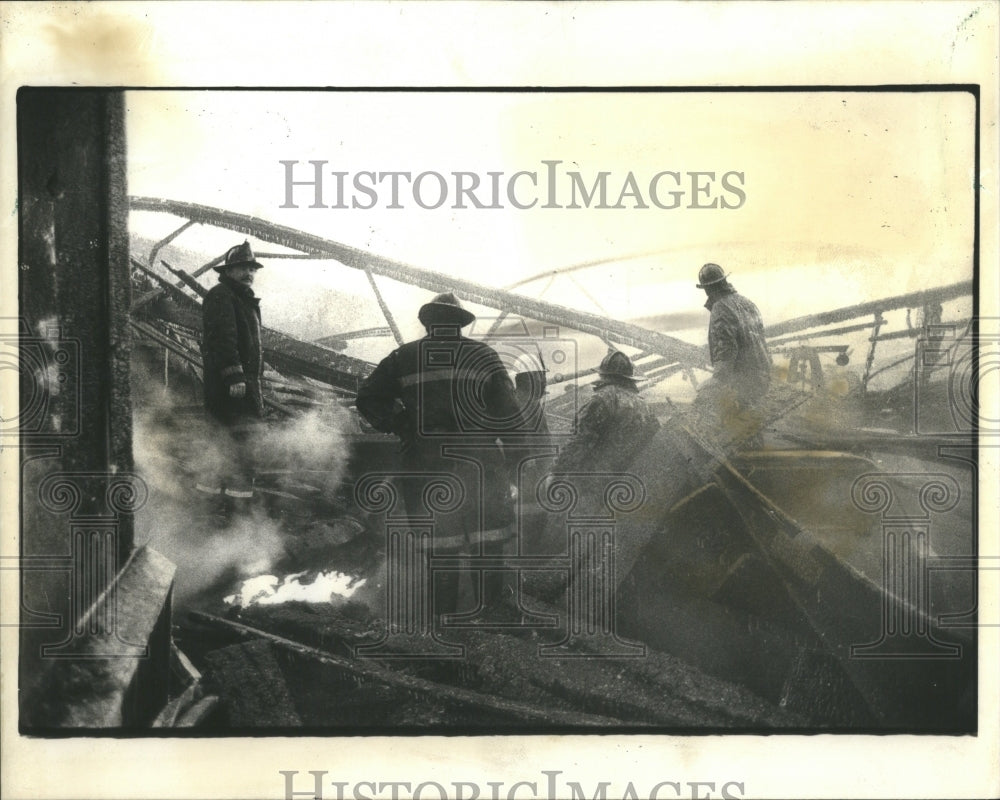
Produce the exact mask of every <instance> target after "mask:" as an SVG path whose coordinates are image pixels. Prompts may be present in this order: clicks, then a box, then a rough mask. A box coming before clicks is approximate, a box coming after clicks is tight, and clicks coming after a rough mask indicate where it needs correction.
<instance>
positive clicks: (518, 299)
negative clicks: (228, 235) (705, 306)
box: [129, 197, 708, 367]
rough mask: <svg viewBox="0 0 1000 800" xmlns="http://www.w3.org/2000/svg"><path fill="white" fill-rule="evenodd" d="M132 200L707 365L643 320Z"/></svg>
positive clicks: (233, 219) (139, 206) (170, 203)
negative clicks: (612, 316)
mask: <svg viewBox="0 0 1000 800" xmlns="http://www.w3.org/2000/svg"><path fill="white" fill-rule="evenodd" d="M129 202H130V204H131V208H132V210H134V211H158V212H162V213H167V214H174V215H176V216H179V217H182V218H186V219H189V220H192V221H194V222H200V223H203V224H208V225H214V226H216V227H219V228H225V229H227V230H232V231H237V232H239V233H243V234H245V235H248V236H254V237H255V238H257V239H260V240H261V241H265V242H269V243H271V244H278V245H281V246H282V247H288V248H290V249H295V250H300V251H302V252H305V253H308V254H310V255H314V256H318V257H332V258H334V259H336V260H337V261H339V262H340V263H341V264H343V265H344V266H347V267H351V268H353V269H358V270H362V271H363V270H365V269H366V268H367V269H370V270H371V272H372V273H374V274H376V275H381V276H383V277H387V278H392V279H393V280H397V281H400V282H402V283H406V284H410V285H413V286H418V287H420V288H422V289H427V290H429V291H432V292H448V291H452V292H455V293H456V294H459V295H461V296H462V297H463V298H464V299H466V300H468V301H469V302H473V303H477V304H479V305H483V306H487V307H489V308H496V309H501V310H504V311H507V312H509V313H514V314H519V315H521V316H524V317H528V318H530V319H535V320H538V321H540V322H548V323H551V324H555V325H562V326H565V327H567V328H571V329H573V330H577V331H580V332H581V333H587V334H590V335H592V336H596V337H598V338H600V339H603V340H605V341H608V342H614V343H615V344H620V345H627V346H629V347H636V348H639V349H641V350H651V351H653V352H655V353H657V354H659V355H662V356H667V357H670V358H672V359H674V360H676V361H682V362H684V363H685V364H687V365H688V366H692V367H707V366H708V357H707V352H706V351H705V349H704V348H701V347H698V346H696V345H693V344H689V343H688V342H683V341H681V340H680V339H675V338H674V337H672V336H668V335H666V334H664V333H660V332H658V331H650V330H647V329H645V328H641V327H639V326H638V325H633V324H630V323H627V322H621V321H619V320H612V319H607V318H605V317H602V316H599V315H597V314H591V313H588V312H582V311H575V310H573V309H570V308H566V307H565V306H560V305H557V304H555V303H549V302H546V301H544V300H538V299H535V298H532V297H525V296H524V295H520V294H516V293H514V292H510V291H507V290H505V289H498V288H494V287H489V286H484V285H483V284H479V283H475V282H473V281H469V280H464V279H462V278H455V277H453V276H451V275H446V274H444V273H442V272H436V271H434V270H428V269H422V268H418V267H414V266H411V265H409V264H404V263H402V262H400V261H395V260H393V259H390V258H385V257H382V256H376V255H373V254H371V253H368V252H366V251H364V250H361V249H359V248H356V247H351V246H349V245H345V244H340V243H338V242H334V241H331V240H329V239H324V238H323V237H320V236H316V235H314V234H310V233H305V232H303V231H298V230H295V229H294V228H289V227H286V226H284V225H277V224H275V223H272V222H268V221H266V220H262V219H259V218H258V217H252V216H249V215H246V214H236V213H233V212H230V211H223V210H221V209H218V208H211V207H210V206H203V205H198V204H196V203H184V202H179V201H174V200H161V199H157V198H151V197H132V198H130V200H129Z"/></svg>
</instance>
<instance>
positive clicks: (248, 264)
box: [212, 261, 264, 272]
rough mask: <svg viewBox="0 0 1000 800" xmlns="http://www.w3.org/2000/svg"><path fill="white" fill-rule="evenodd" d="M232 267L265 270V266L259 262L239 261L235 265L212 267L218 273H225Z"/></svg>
mask: <svg viewBox="0 0 1000 800" xmlns="http://www.w3.org/2000/svg"><path fill="white" fill-rule="evenodd" d="M230 267H253V268H254V269H263V268H264V265H263V264H261V263H260V262H259V261H237V262H235V263H234V264H219V265H218V266H217V267H212V269H214V270H215V271H216V272H223V271H225V270H227V269H229V268H230Z"/></svg>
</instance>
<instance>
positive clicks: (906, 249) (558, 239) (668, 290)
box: [127, 91, 975, 321]
mask: <svg viewBox="0 0 1000 800" xmlns="http://www.w3.org/2000/svg"><path fill="white" fill-rule="evenodd" d="M127 105H128V157H129V192H130V193H131V194H136V195H146V196H153V197H162V198H168V199H176V200H186V201H191V202H197V203H203V204H206V205H211V206H217V207H221V208H225V209H228V210H232V211H238V212H242V213H248V214H253V215H256V216H259V217H262V218H264V219H267V220H271V221H274V222H277V223H280V224H284V225H288V226H291V227H294V228H298V229H301V230H305V231H309V232H312V233H316V234H319V235H322V236H325V237H327V238H330V239H334V240H336V241H340V242H344V243H347V244H351V245H355V246H359V247H363V248H368V249H370V250H371V251H373V252H375V253H378V254H381V255H386V256H390V257H393V258H397V259H400V260H402V261H406V262H408V263H410V264H414V265H416V266H423V267H429V268H433V269H437V270H441V271H444V272H448V273H453V274H456V275H461V276H463V277H467V278H470V279H474V280H478V281H481V282H483V283H488V284H493V285H498V286H505V285H509V284H510V283H512V282H514V281H516V280H518V279H520V278H523V277H525V276H528V275H531V274H534V273H537V272H541V271H545V270H550V269H553V268H556V267H561V266H566V265H571V264H575V263H580V262H585V261H592V260H598V259H609V260H613V261H614V262H615V263H611V264H608V265H607V266H604V267H599V268H595V269H592V270H589V271H587V272H585V273H579V274H577V275H576V278H577V281H578V283H577V284H574V283H572V282H570V281H569V280H568V279H562V280H561V281H560V282H558V283H556V284H554V285H553V286H551V287H550V288H549V289H548V291H547V293H546V294H545V297H546V298H547V299H551V300H554V301H557V302H564V303H566V304H568V305H576V306H580V307H584V308H588V309H589V310H600V309H603V310H605V311H607V312H608V313H612V314H617V315H622V316H644V315H649V314H655V313H660V312H670V311H681V310H684V309H690V308H692V307H693V308H698V307H700V305H701V302H703V298H702V297H701V293H700V292H697V291H695V290H694V289H693V283H694V280H693V279H694V277H695V275H696V273H697V269H698V267H699V266H700V265H701V264H702V263H704V262H705V261H717V262H719V263H721V264H723V266H724V267H725V268H726V269H727V270H729V271H731V272H732V274H733V281H734V283H736V284H737V286H738V288H740V289H741V290H742V291H745V292H746V293H748V294H751V295H752V296H754V298H755V299H756V301H757V302H758V304H759V305H760V306H761V309H762V311H763V312H764V315H765V318H766V319H767V321H778V320H780V319H784V318H788V317H792V316H798V315H799V314H802V313H806V312H808V311H813V310H818V309H822V308H830V307H835V306H838V305H846V304H850V303H853V302H861V301H864V300H868V299H873V298H875V297H880V296H886V295H890V294H896V293H901V292H906V291H912V290H914V289H919V288H924V287H928V286H935V285H943V284H946V283H951V282H954V281H957V280H962V279H963V278H971V275H972V260H971V258H972V233H973V227H972V219H973V178H974V173H973V167H974V163H973V148H974V137H973V132H974V110H975V108H974V101H973V98H972V96H971V95H969V94H964V93H958V92H955V93H944V92H929V93H912V92H910V93H907V92H899V93H889V92H877V93H858V92H854V93H851V92H805V93H764V92H752V93H735V92H728V93H708V92H696V93H679V92H649V93H566V94H558V93H520V92H519V93H467V92H459V93H398V92H384V93H364V92H330V93H323V92H312V91H310V92H216V91H212V92H207V91H191V92H173V91H171V92H130V93H129V94H128V96H127ZM282 160H291V161H297V162H300V163H299V164H298V165H297V166H296V170H297V172H296V178H297V179H307V178H311V177H312V175H313V172H312V169H313V168H312V166H311V165H310V164H308V163H307V162H309V161H310V160H323V161H327V162H329V163H328V164H327V165H326V166H325V167H324V168H323V169H324V175H325V178H324V200H325V202H326V203H327V204H330V205H332V204H334V203H335V202H336V191H335V189H336V184H335V179H334V177H333V172H334V171H340V172H345V173H347V177H346V179H345V180H346V184H345V189H346V190H347V191H346V193H345V194H346V202H347V204H348V205H350V204H351V199H352V196H353V197H356V198H357V199H358V200H359V201H360V202H362V204H364V203H369V202H371V200H370V197H369V196H368V195H366V194H362V193H359V192H357V191H355V192H353V193H352V192H351V191H350V188H351V181H352V179H353V177H354V176H355V175H356V174H357V173H358V172H361V171H366V170H370V171H373V172H377V173H378V172H390V171H404V172H409V173H411V176H416V175H418V174H419V173H422V172H432V173H438V174H441V175H443V176H444V177H445V179H446V180H447V181H449V182H450V186H449V189H448V191H449V195H448V200H447V202H445V203H444V204H443V205H442V206H441V207H440V208H437V209H433V210H427V209H424V208H421V207H419V206H418V205H417V204H416V202H415V200H414V196H413V192H412V190H411V189H410V184H408V183H407V182H406V181H402V180H401V184H400V186H401V189H400V192H399V197H400V204H402V205H404V208H402V209H390V208H386V206H387V205H389V204H390V202H391V200H390V191H389V184H388V182H386V181H383V182H382V183H380V184H379V185H378V187H377V191H378V201H377V203H376V204H375V207H374V208H370V209H358V208H347V209H336V208H309V207H308V206H309V205H310V204H311V203H312V200H313V193H312V190H311V189H310V188H309V187H298V188H296V189H295V200H296V202H297V203H298V205H299V208H295V209H292V208H281V206H282V204H283V203H284V202H285V183H284V179H285V167H283V166H282V165H281V163H280V162H281V161H282ZM543 160H555V161H559V162H561V163H560V164H559V165H558V166H557V167H556V169H557V170H558V173H559V175H558V180H559V181H560V182H558V184H557V185H558V187H559V188H558V190H557V191H558V194H559V196H558V198H557V202H559V203H560V204H562V205H568V204H569V203H570V201H571V197H570V185H571V178H570V177H569V176H568V175H566V171H568V170H573V171H577V172H579V173H580V175H581V178H582V180H583V181H584V183H585V184H586V186H587V187H588V188H589V187H590V186H591V185H592V184H593V183H594V181H595V180H596V179H597V177H598V175H599V173H601V172H602V171H603V172H607V173H609V174H608V176H607V178H606V180H607V186H608V200H607V204H608V205H614V204H616V202H617V201H618V199H619V193H620V192H621V190H622V189H623V188H624V187H625V184H626V182H627V178H628V175H629V173H632V175H634V177H635V187H636V188H637V189H638V192H639V194H640V196H641V198H642V200H641V202H644V203H645V204H646V205H647V206H648V207H647V208H635V207H634V206H635V205H636V203H637V202H640V201H639V200H637V198H636V197H635V195H634V194H629V195H627V196H626V197H624V198H623V201H622V204H623V205H624V206H626V207H625V208H593V207H591V208H583V207H581V208H562V209H557V208H542V207H541V206H542V205H544V204H545V202H546V199H547V198H546V196H545V187H544V178H545V174H544V173H545V170H546V167H545V165H543V163H542V162H543ZM522 170H523V171H529V172H534V173H537V174H538V179H539V184H540V188H538V189H534V188H533V187H532V185H531V183H530V180H529V179H528V178H524V177H522V178H519V179H518V181H517V183H516V191H515V197H516V199H518V200H519V202H523V203H526V202H530V200H531V199H534V198H538V202H537V205H536V206H535V207H534V208H531V209H527V210H521V209H517V208H513V207H511V205H510V202H509V201H508V198H507V197H506V194H505V187H506V181H507V180H508V179H509V178H510V176H512V175H513V174H514V173H516V172H518V171H522ZM455 171H468V172H473V173H476V175H477V176H478V177H479V178H481V180H482V185H481V186H480V188H479V190H478V191H477V192H476V194H477V196H478V197H479V198H480V199H482V200H483V201H484V203H485V204H486V205H489V204H490V202H491V197H490V190H489V186H488V181H489V180H490V178H489V177H488V175H487V173H489V172H491V171H493V172H502V173H503V176H502V177H501V178H500V181H501V183H500V184H499V186H500V200H501V202H502V203H503V204H504V205H505V206H506V207H505V208H501V209H496V208H475V207H472V206H471V203H470V202H468V201H467V202H466V205H468V206H469V207H467V208H459V209H456V208H453V207H452V206H453V205H454V198H455V188H454V177H453V176H451V173H453V172H455ZM661 172H677V173H680V175H681V185H680V186H679V187H678V186H675V185H674V184H673V178H672V176H664V177H662V178H661V182H660V183H659V184H658V188H659V193H658V194H659V200H660V201H661V202H662V203H663V204H664V205H668V204H669V203H670V196H669V191H670V190H671V189H679V190H682V191H684V195H683V196H682V197H681V199H680V203H681V206H680V207H678V208H672V209H664V208H658V207H656V205H655V204H654V203H653V201H652V200H651V198H650V196H649V195H650V192H649V184H650V181H651V179H652V178H653V176H655V175H656V174H658V173H661ZM690 172H714V173H715V180H714V181H712V180H711V179H709V178H707V177H702V178H699V179H697V180H699V181H700V182H701V185H702V186H705V185H708V187H709V188H708V189H707V190H706V192H703V193H702V194H700V195H698V196H697V197H696V198H695V199H692V191H691V177H690V175H689V174H688V173H690ZM724 173H740V176H739V177H736V176H730V178H729V181H730V186H733V185H735V186H736V187H737V188H738V189H740V190H741V192H742V196H741V194H740V193H737V192H736V191H735V190H731V189H727V188H726V187H725V186H724V185H723V184H721V178H722V175H723V174H724ZM369 182H371V181H369ZM439 191H440V190H439V188H438V185H437V183H436V179H434V178H433V176H432V177H431V178H428V179H427V180H426V181H425V182H424V183H423V184H422V197H423V198H424V200H425V202H426V203H427V204H432V203H433V202H434V201H435V199H436V196H437V195H438V194H439ZM713 199H715V200H716V201H717V203H718V204H720V205H721V204H728V205H735V206H738V207H735V208H721V207H717V208H690V207H689V206H690V205H692V204H700V205H709V204H711V201H712V200H713ZM577 202H578V204H579V205H583V201H582V200H580V199H578V200H577ZM593 204H596V200H595V201H593ZM146 216H147V215H143V219H138V218H137V219H136V220H135V221H134V226H133V228H134V230H136V231H137V232H139V233H143V234H146V235H150V236H153V237H157V236H160V235H164V234H165V233H167V232H169V231H170V230H171V229H172V228H173V227H176V224H177V221H176V220H174V219H172V218H164V219H163V220H156V221H151V220H149V219H146V218H145V217H146ZM238 238H239V237H238V235H236V236H234V235H233V234H226V233H223V234H221V236H220V235H219V234H214V235H209V234H205V233H198V232H196V231H192V232H189V233H187V234H185V236H184V237H183V242H184V243H185V244H186V245H187V246H189V247H191V246H194V247H196V248H197V247H200V246H205V247H207V251H208V254H209V255H214V254H215V253H217V252H219V251H221V250H222V249H224V247H225V246H227V243H228V242H229V240H230V239H233V240H234V241H235V240H236V239H238ZM635 254H654V255H650V256H647V257H645V258H639V259H630V260H621V259H623V258H625V257H627V256H631V255H635ZM305 269H307V267H305V266H304V265H302V264H301V263H298V264H296V263H295V262H281V263H280V266H278V267H277V268H275V269H273V270H265V271H264V272H262V273H260V275H259V288H260V293H261V294H262V295H265V296H270V297H271V303H270V304H269V307H270V308H271V309H272V312H278V306H279V305H291V306H293V307H294V306H296V305H298V303H299V301H300V300H301V298H302V297H303V296H306V295H303V294H302V291H303V290H302V289H301V288H300V290H299V291H292V290H291V289H290V285H291V284H300V283H301V286H302V287H305V288H306V289H307V288H308V286H309V285H310V284H312V283H318V284H321V285H322V286H328V287H339V288H343V287H345V286H348V285H350V286H355V284H356V285H357V286H360V287H362V288H363V284H361V283H358V281H359V280H362V281H363V278H359V277H358V276H357V275H353V276H350V277H346V278H345V277H344V275H343V273H344V272H345V271H344V270H337V269H332V270H324V271H323V273H322V274H320V273H318V272H316V271H311V272H309V273H308V274H304V270H305ZM296 270H298V272H296ZM300 278H304V280H303V281H301V282H300ZM543 287H544V283H539V284H534V285H533V286H531V287H528V288H526V289H525V291H529V292H538V291H540V290H541V289H542V288H543ZM581 287H583V288H581ZM387 293H388V295H389V296H390V298H392V299H396V298H403V297H404V296H405V293H404V292H402V291H399V292H395V291H394V290H393V289H392V287H390V288H389V289H388V290H387ZM279 297H283V298H284V301H279V300H278V298H279ZM404 302H405V301H404ZM299 307H300V308H301V306H299ZM296 313H298V312H296ZM278 315H279V316H280V312H278ZM273 318H274V317H272V319H273Z"/></svg>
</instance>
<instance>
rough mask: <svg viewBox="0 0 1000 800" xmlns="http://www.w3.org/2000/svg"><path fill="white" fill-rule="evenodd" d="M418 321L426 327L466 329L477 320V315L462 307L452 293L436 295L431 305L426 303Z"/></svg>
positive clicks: (419, 313) (418, 316)
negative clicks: (442, 326) (439, 326)
mask: <svg viewBox="0 0 1000 800" xmlns="http://www.w3.org/2000/svg"><path fill="white" fill-rule="evenodd" d="M417 319H419V320H420V322H421V324H422V325H424V326H425V327H426V326H428V325H457V326H458V327H460V328H464V327H465V326H466V325H468V324H469V323H471V322H473V321H474V320H475V319H476V315H475V314H473V313H472V312H471V311H468V310H467V309H465V308H463V307H462V303H461V302H460V301H459V299H458V298H457V297H455V295H454V294H453V293H452V292H444V293H443V294H439V295H435V296H434V297H433V298H432V299H431V301H430V302H429V303H424V304H423V305H422V306H421V307H420V311H419V312H417Z"/></svg>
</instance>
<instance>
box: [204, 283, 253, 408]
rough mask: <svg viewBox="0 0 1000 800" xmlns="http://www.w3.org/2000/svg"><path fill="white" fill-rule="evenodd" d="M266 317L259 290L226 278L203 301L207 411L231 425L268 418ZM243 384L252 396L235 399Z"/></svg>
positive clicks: (247, 394)
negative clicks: (231, 390)
mask: <svg viewBox="0 0 1000 800" xmlns="http://www.w3.org/2000/svg"><path fill="white" fill-rule="evenodd" d="M260 319H261V317H260V300H259V299H258V298H257V297H256V296H254V293H253V289H251V288H250V287H249V286H244V285H242V284H239V283H236V282H235V281H232V280H229V279H228V278H227V277H225V276H222V277H221V278H220V279H219V283H218V284H216V285H215V286H214V287H212V289H211V290H210V291H209V292H208V295H206V297H205V300H204V302H203V303H202V340H201V355H202V361H203V364H204V382H205V408H206V409H207V410H208V412H209V413H210V414H211V415H212V416H213V417H215V418H216V419H218V420H219V421H220V422H222V423H224V424H227V425H234V424H239V423H240V422H246V421H248V420H251V419H258V418H260V417H262V416H263V415H264V398H263V394H262V390H261V379H262V376H263V372H264V359H263V351H262V349H261V342H260ZM240 381H245V382H246V386H247V389H246V394H245V395H244V396H243V397H230V396H229V387H230V386H232V385H233V384H234V383H238V382H240Z"/></svg>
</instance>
